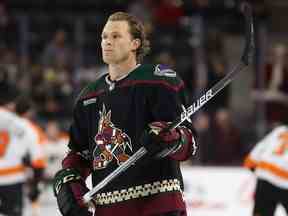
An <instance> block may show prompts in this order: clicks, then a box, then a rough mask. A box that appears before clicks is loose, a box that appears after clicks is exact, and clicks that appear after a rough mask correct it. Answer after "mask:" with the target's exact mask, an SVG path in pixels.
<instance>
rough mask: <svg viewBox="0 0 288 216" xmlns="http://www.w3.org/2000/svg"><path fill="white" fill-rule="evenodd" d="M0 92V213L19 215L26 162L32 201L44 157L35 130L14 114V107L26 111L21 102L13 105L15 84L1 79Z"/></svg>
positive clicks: (15, 98) (21, 206) (36, 195)
mask: <svg viewBox="0 0 288 216" xmlns="http://www.w3.org/2000/svg"><path fill="white" fill-rule="evenodd" d="M2 81H3V80H2ZM0 93H1V95H0V213H3V214H4V215H9V216H21V215H22V214H23V208H24V206H23V192H24V184H25V183H26V181H27V169H26V168H27V163H28V161H29V167H31V168H32V170H31V171H32V173H33V175H32V178H31V181H32V183H31V184H30V187H29V188H28V197H29V199H30V200H31V201H32V202H34V201H36V200H37V198H38V196H39V192H40V191H39V181H40V179H41V176H42V173H43V169H44V167H45V158H44V154H43V151H42V148H41V147H40V145H39V142H40V136H39V133H38V132H37V130H35V128H34V127H33V126H32V125H31V123H30V122H29V121H28V120H26V119H24V118H23V117H20V115H18V114H16V107H17V109H18V111H20V113H21V112H22V111H23V113H22V114H24V110H25V112H26V111H27V110H26V108H27V107H26V106H25V105H24V104H23V106H25V107H22V104H19V103H18V105H16V104H17V102H16V101H17V97H18V95H19V94H18V91H17V89H16V87H15V86H11V85H9V84H8V83H5V82H1V85H0ZM19 102H20V101H19ZM20 113H19V114H20ZM27 155H29V160H27V159H28V157H27Z"/></svg>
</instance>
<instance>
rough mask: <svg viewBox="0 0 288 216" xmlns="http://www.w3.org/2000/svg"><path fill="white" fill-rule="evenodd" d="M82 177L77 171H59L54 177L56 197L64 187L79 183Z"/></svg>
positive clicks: (68, 169)
mask: <svg viewBox="0 0 288 216" xmlns="http://www.w3.org/2000/svg"><path fill="white" fill-rule="evenodd" d="M79 180H81V176H80V174H79V173H78V171H77V170H75V169H71V168H67V169H62V170H60V171H58V172H57V173H56V174H55V177H54V183H53V191H54V195H55V196H57V195H58V193H59V191H60V190H61V188H62V186H63V185H64V184H66V183H68V182H72V181H79Z"/></svg>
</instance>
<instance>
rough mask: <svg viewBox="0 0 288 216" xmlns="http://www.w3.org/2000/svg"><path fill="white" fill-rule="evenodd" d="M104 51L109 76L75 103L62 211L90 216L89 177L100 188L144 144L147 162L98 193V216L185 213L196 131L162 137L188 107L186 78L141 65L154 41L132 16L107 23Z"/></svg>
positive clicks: (58, 190)
mask: <svg viewBox="0 0 288 216" xmlns="http://www.w3.org/2000/svg"><path fill="white" fill-rule="evenodd" d="M101 46H102V57H103V60H104V62H105V63H106V64H108V74H105V75H104V76H102V77H101V78H100V79H98V80H97V81H96V82H94V83H91V84H90V85H88V86H87V88H85V89H84V90H83V91H82V93H81V94H80V96H79V98H78V100H77V101H76V106H75V109H74V122H73V124H72V127H71V130H70V141H69V145H68V146H69V148H70V152H69V154H68V155H67V156H66V157H65V158H64V160H63V162H62V166H63V169H62V170H60V171H59V172H58V173H57V174H56V176H55V183H54V193H55V195H56V197H57V203H58V206H59V210H60V212H61V213H62V215H64V216H73V215H74V216H76V215H77V216H78V215H81V216H84V215H85V216H86V215H92V213H90V212H89V211H88V208H87V206H86V205H85V204H84V203H83V199H82V197H83V195H84V194H85V193H86V192H88V189H87V187H86V185H85V179H86V178H87V176H88V175H89V174H90V173H92V184H93V186H95V185H97V184H98V183H99V182H100V181H101V180H103V179H104V178H105V177H106V176H107V175H108V174H110V173H111V172H113V171H114V170H115V169H116V168H117V167H119V166H120V165H121V164H122V163H123V162H125V161H126V160H127V159H128V158H129V157H130V156H131V155H132V154H133V153H135V152H136V151H137V150H138V149H139V148H140V147H142V146H145V147H146V148H147V150H148V155H146V156H148V157H147V158H145V159H146V160H145V159H143V160H142V161H139V163H138V164H137V165H135V166H133V167H131V168H130V169H128V170H126V172H125V173H124V174H123V175H121V176H119V177H118V178H116V179H114V180H113V181H112V182H111V183H110V184H108V185H107V186H106V187H105V188H103V189H102V190H101V191H99V193H98V194H96V195H95V199H94V200H93V203H94V204H95V207H96V208H95V215H96V216H107V215H119V216H120V215H121V216H122V215H123V216H124V215H125V216H136V215H137V216H139V215H142V216H152V215H153V216H185V215H187V213H186V206H185V202H184V199H183V196H182V191H183V180H182V174H181V171H180V165H179V161H184V160H187V159H188V158H190V157H191V155H192V153H193V152H194V151H195V150H196V146H195V142H194V138H193V137H194V133H193V132H192V130H193V127H192V125H191V124H190V123H187V124H186V125H185V126H184V125H183V126H179V127H177V128H175V129H172V130H170V131H167V132H161V131H162V130H163V129H164V128H166V127H167V126H168V125H169V123H168V122H172V121H173V120H175V119H176V118H177V117H178V116H180V114H181V112H182V111H183V109H182V106H183V105H184V106H186V105H187V104H186V102H185V99H186V97H185V93H184V84H183V81H182V80H181V79H180V78H179V77H178V76H177V74H176V72H175V71H173V70H171V69H170V68H168V67H167V66H164V65H146V64H141V61H142V57H143V56H144V55H145V54H146V53H147V51H148V49H149V43H148V41H147V39H146V35H145V33H144V28H143V25H142V23H141V22H139V20H138V19H136V18H135V17H134V16H131V15H129V14H127V13H123V12H117V13H114V14H112V15H111V16H110V17H109V18H108V21H107V23H106V25H105V26H104V29H103V31H102V42H101ZM162 150H169V151H168V154H167V155H166V157H162V158H159V157H157V155H158V153H159V152H161V151H162ZM144 161H145V162H144Z"/></svg>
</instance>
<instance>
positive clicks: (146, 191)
mask: <svg viewBox="0 0 288 216" xmlns="http://www.w3.org/2000/svg"><path fill="white" fill-rule="evenodd" d="M176 191H178V192H182V190H181V183H180V181H179V180H178V179H176V178H175V179H168V180H162V181H156V182H152V183H149V184H143V185H137V186H133V187H129V188H127V189H120V190H114V191H109V192H103V193H99V194H96V196H95V198H94V200H95V202H96V203H97V205H109V204H114V203H119V202H123V201H128V200H132V199H138V198H143V197H149V196H152V195H156V194H160V193H167V192H176Z"/></svg>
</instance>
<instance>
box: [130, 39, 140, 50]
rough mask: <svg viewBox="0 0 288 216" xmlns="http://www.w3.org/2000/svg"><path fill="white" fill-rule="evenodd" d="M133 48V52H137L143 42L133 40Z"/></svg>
mask: <svg viewBox="0 0 288 216" xmlns="http://www.w3.org/2000/svg"><path fill="white" fill-rule="evenodd" d="M132 46H133V50H137V49H138V48H139V47H140V46H141V40H140V39H138V38H135V39H133V41H132Z"/></svg>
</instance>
